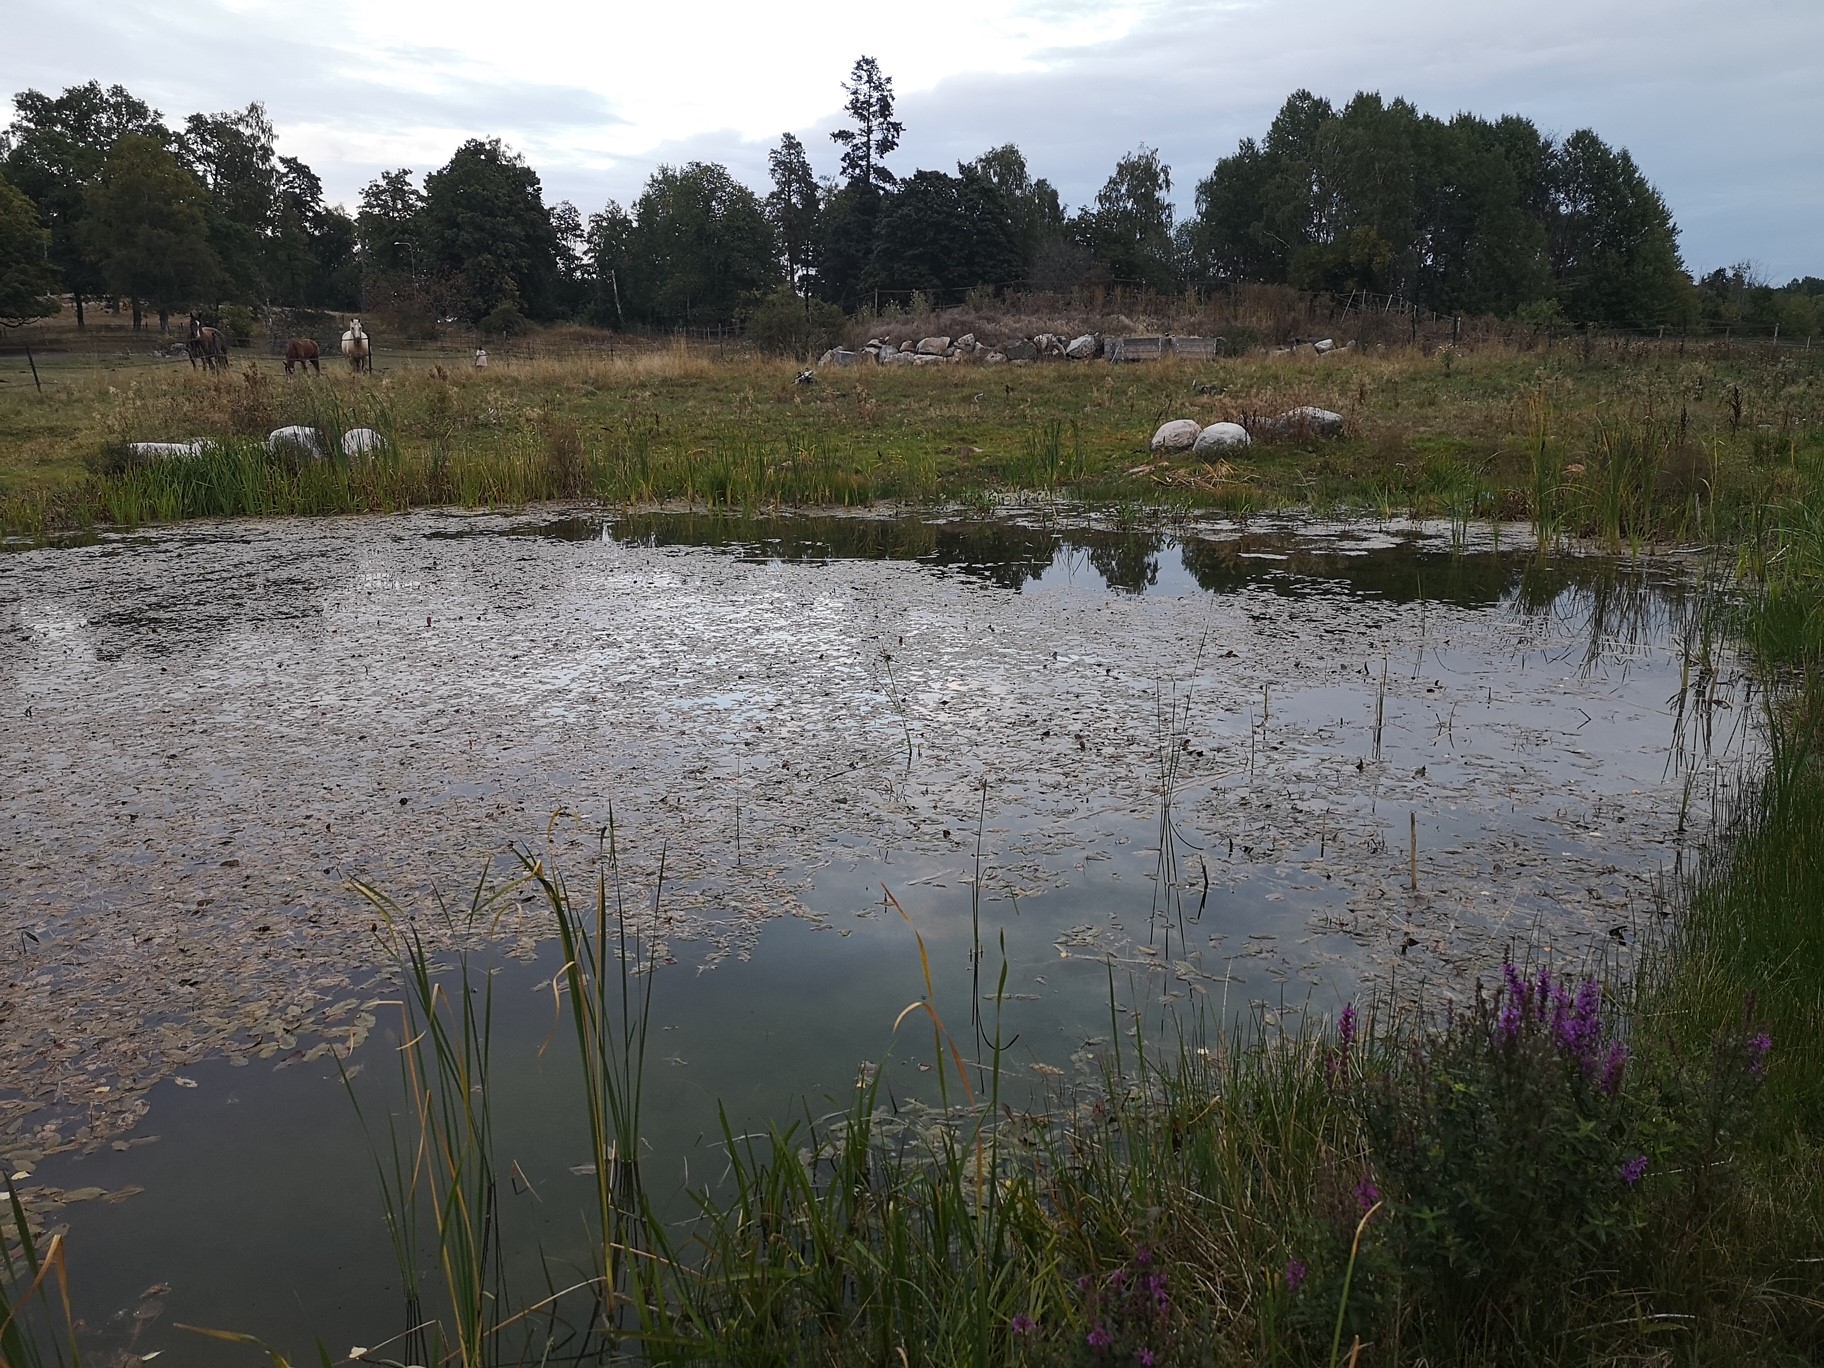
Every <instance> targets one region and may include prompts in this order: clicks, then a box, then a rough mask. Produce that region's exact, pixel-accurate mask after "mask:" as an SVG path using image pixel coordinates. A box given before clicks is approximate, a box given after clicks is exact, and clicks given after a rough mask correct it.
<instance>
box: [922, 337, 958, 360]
mask: <svg viewBox="0 0 1824 1368" xmlns="http://www.w3.org/2000/svg"><path fill="white" fill-rule="evenodd" d="M949 350H950V339H949V338H947V337H926V338H922V339H920V341H919V344H918V354H919V355H920V356H942V355H943V354H944V353H945V352H947V351H949Z"/></svg>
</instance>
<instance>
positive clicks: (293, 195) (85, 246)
mask: <svg viewBox="0 0 1824 1368" xmlns="http://www.w3.org/2000/svg"><path fill="white" fill-rule="evenodd" d="M842 89H843V93H844V95H845V96H846V103H845V105H844V114H845V121H844V123H843V126H842V127H840V128H838V129H837V130H836V131H835V132H834V133H832V134H831V139H832V142H833V143H834V145H835V150H836V152H837V160H836V167H835V169H834V171H833V172H831V173H828V174H819V172H818V171H817V169H816V168H815V167H814V165H813V163H812V159H811V155H810V151H809V150H808V149H807V148H806V147H805V145H804V144H803V142H801V141H800V140H799V139H798V138H797V137H795V136H793V135H792V134H789V133H788V134H786V135H784V136H783V137H782V138H781V140H780V142H779V144H778V146H777V147H775V148H773V149H772V150H771V152H770V154H769V157H768V168H769V175H770V182H771V183H770V185H769V186H768V187H767V188H766V189H765V190H764V192H757V191H755V190H753V189H751V188H749V187H748V186H745V185H743V184H742V183H741V182H740V181H738V180H737V179H736V178H735V177H734V176H733V175H732V174H731V173H730V172H729V170H728V169H727V168H726V167H724V166H721V165H718V164H716V163H711V162H689V163H686V164H684V165H682V166H661V167H660V168H658V170H656V171H655V172H653V174H652V176H651V177H650V179H649V180H648V181H647V183H646V185H645V187H644V189H643V190H642V192H641V194H640V196H639V197H638V199H637V200H635V201H634V202H633V204H631V205H630V206H626V207H623V206H622V205H620V204H617V203H615V202H612V201H611V202H609V203H608V204H607V205H605V206H604V207H603V208H602V209H600V210H599V211H598V212H596V213H594V214H591V215H590V216H588V218H587V219H585V218H584V217H583V215H582V214H581V212H580V211H579V210H578V209H577V208H576V207H575V206H574V205H572V204H570V203H569V202H567V201H565V202H560V203H558V204H556V205H547V204H546V202H545V198H544V193H543V187H542V185H541V183H540V181H539V177H538V175H537V173H536V172H535V171H533V170H532V168H530V167H529V166H528V165H527V164H526V163H525V161H524V159H523V158H522V157H520V156H519V155H517V154H516V153H514V152H513V151H511V150H510V149H509V148H507V147H506V146H504V145H503V144H502V142H501V141H500V140H499V139H471V140H470V141H468V142H465V143H463V145H462V146H461V147H459V148H458V149H457V150H456V152H455V154H454V155H453V156H452V157H451V158H450V160H449V162H448V163H447V164H445V165H444V166H442V167H441V168H439V169H437V170H435V171H432V172H430V173H428V174H427V175H425V176H423V177H422V179H418V178H416V177H415V176H414V173H413V172H412V171H411V170H410V169H406V168H401V169H398V170H393V171H388V172H386V173H384V174H382V175H381V176H379V177H377V178H376V179H375V180H374V181H373V182H372V183H370V184H369V185H368V186H366V187H365V189H364V190H363V191H362V192H361V198H360V203H359V206H358V208H357V209H356V210H355V211H354V212H353V213H350V212H347V211H345V210H343V209H341V208H339V207H336V206H333V205H329V204H326V203H325V202H324V199H323V188H322V182H321V181H320V180H319V178H318V177H317V176H316V174H315V173H314V172H312V171H311V169H310V168H309V167H308V166H306V165H305V164H304V163H303V162H302V161H300V160H298V159H297V158H294V157H288V156H284V155H282V154H280V153H279V152H278V151H277V149H276V147H275V130H274V128H273V126H272V123H271V121H270V119H269V118H268V117H267V114H266V111H265V109H264V108H263V107H262V106H261V105H260V104H257V103H255V104H251V105H249V106H248V107H247V108H246V109H243V110H238V111H230V112H227V113H220V114H193V115H190V116H189V117H188V118H187V119H185V120H184V122H183V124H182V125H181V126H178V127H173V126H170V125H168V124H167V123H166V122H165V121H164V119H163V116H162V115H160V114H159V113H158V111H156V110H154V109H152V108H151V107H149V106H148V105H147V104H146V103H145V102H144V101H142V100H140V99H138V98H137V97H135V96H133V95H132V94H131V93H130V92H128V91H126V90H125V89H123V88H122V87H120V86H113V87H110V88H108V89H105V90H104V89H103V88H102V87H101V86H100V85H99V83H96V82H90V83H89V84H87V85H84V86H75V87H71V88H70V89H68V90H65V91H64V92H63V93H62V94H60V95H58V96H55V97H52V96H48V95H44V94H41V93H40V92H38V91H35V90H28V91H25V92H22V93H21V94H19V95H17V96H15V97H14V109H15V114H14V118H13V121H12V124H11V125H10V127H8V128H7V129H6V130H5V132H4V133H0V317H5V318H8V319H9V320H11V321H20V320H22V319H23V318H24V317H26V316H28V315H30V313H31V311H32V309H33V308H37V309H39V310H40V311H42V309H43V308H45V307H47V306H48V301H46V299H45V298H44V297H45V296H47V295H49V294H51V293H52V292H54V291H61V292H62V293H65V294H68V295H70V296H71V297H72V299H73V302H74V305H75V310H76V319H77V323H78V325H79V326H80V325H81V324H82V322H83V321H84V317H85V310H86V308H87V306H88V305H89V304H90V303H91V302H92V301H94V300H95V299H97V298H102V297H106V298H109V299H120V300H123V301H126V302H127V303H128V305H129V306H130V307H131V308H132V310H133V317H134V323H135V326H138V325H139V324H140V322H141V320H142V312H143V311H144V310H151V311H153V312H155V313H157V314H158V316H159V318H160V320H161V322H163V321H164V320H165V319H166V318H168V317H169V315H170V314H171V313H172V312H174V311H177V310H181V309H185V308H191V307H196V306H198V305H202V306H204V307H205V308H217V309H219V307H220V306H222V305H224V304H239V305H244V306H261V305H285V306H293V307H302V308H315V309H352V308H367V309H385V310H388V311H390V312H392V313H394V314H396V315H398V316H402V317H414V316H415V317H418V318H421V319H423V320H424V321H425V322H426V323H427V325H432V324H434V323H435V321H436V320H438V319H451V318H455V319H461V320H463V321H464V322H466V323H469V324H474V325H480V326H482V327H484V328H488V329H490V330H494V331H501V332H512V331H514V330H515V329H517V328H518V327H520V326H522V325H524V324H525V323H526V322H528V321H531V320H556V319H578V320H585V321H589V322H594V323H598V324H603V325H607V326H613V327H663V326H672V325H678V324H684V325H710V324H723V323H730V322H735V321H738V320H740V319H742V318H744V317H750V318H751V317H755V316H759V315H762V314H765V313H766V312H767V311H768V310H771V311H772V314H773V316H775V317H778V316H785V317H788V318H789V317H791V316H794V315H801V314H804V313H808V312H811V311H813V310H817V309H821V310H823V311H824V312H825V314H826V315H828V316H833V315H834V314H835V312H836V311H837V310H842V311H851V312H852V311H854V310H855V309H857V308H859V307H862V306H864V305H869V306H871V305H876V304H878V303H880V302H883V301H893V302H904V301H905V300H907V299H908V298H909V297H910V296H911V295H913V294H915V293H917V294H920V295H922V296H923V297H924V298H925V299H927V300H930V301H933V302H956V301H958V300H960V299H961V298H962V297H963V296H964V295H965V294H966V293H968V292H970V291H989V292H994V293H999V292H1003V291H1008V290H1027V291H1047V292H1068V291H1072V290H1077V289H1081V288H1084V287H1093V286H1098V285H1100V286H1124V287H1133V288H1138V289H1144V290H1150V291H1155V292H1159V293H1176V292H1180V291H1185V290H1194V289H1201V288H1209V287H1215V286H1220V285H1223V284H1227V283H1231V282H1236V281H1250V282H1265V283H1278V284H1284V285H1288V286H1292V287H1296V288H1298V289H1303V290H1313V291H1328V292H1331V293H1334V294H1337V295H1344V294H1352V293H1357V292H1363V293H1366V294H1369V295H1374V296H1391V297H1397V298H1399V299H1401V300H1404V301H1407V302H1410V303H1413V304H1416V305H1419V306H1423V307H1426V308H1429V309H1432V310H1434V311H1436V312H1440V313H1477V314H1495V315H1500V316H1507V317H1518V318H1522V319H1528V320H1531V321H1534V322H1539V323H1590V324H1597V325H1602V326H1607V327H1631V328H1641V327H1653V326H1668V325H1672V326H1677V325H1681V324H1685V325H1688V324H1690V323H1692V322H1695V321H1702V320H1727V319H1739V320H1741V321H1743V322H1747V321H1749V320H1750V319H1763V318H1764V319H1770V320H1772V321H1774V322H1780V323H1783V324H1784V326H1785V327H1786V328H1787V331H1788V332H1798V331H1815V330H1817V325H1818V321H1819V312H1820V308H1821V307H1824V283H1820V282H1817V281H1815V280H1810V279H1809V278H1808V279H1807V280H1806V281H1795V282H1793V284H1792V285H1790V286H1787V287H1784V288H1782V289H1777V290H1776V289H1775V288H1774V287H1772V286H1770V285H1768V284H1766V283H1765V282H1761V281H1759V280H1757V279H1755V278H1754V277H1753V275H1752V273H1751V272H1749V271H1748V270H1747V269H1746V268H1740V267H1738V268H1735V269H1734V270H1733V271H1718V272H1716V273H1713V274H1712V275H1711V276H1707V277H1705V278H1704V279H1703V280H1702V281H1693V280H1692V279H1691V277H1690V276H1689V275H1688V274H1687V272H1686V270H1685V267H1684V263H1683V261H1682V260H1681V258H1680V255H1679V248H1678V229H1677V226H1676V224H1675V223H1674V222H1673V219H1672V215H1671V212H1670V210H1669V209H1668V208H1667V206H1666V203H1665V201H1664V199H1663V198H1662V197H1661V196H1660V194H1659V192H1658V191H1657V190H1655V189H1654V188H1653V186H1652V185H1651V184H1650V183H1649V182H1648V181H1647V180H1646V178H1645V176H1644V175H1643V174H1642V172H1641V170H1640V168H1639V167H1638V166H1637V165H1636V164H1635V162H1634V160H1633V159H1632V158H1631V157H1630V156H1629V154H1628V153H1627V151H1626V150H1625V149H1619V148H1614V147H1611V146H1610V145H1609V144H1607V143H1606V142H1604V141H1603V139H1602V138H1600V137H1599V136H1598V135H1597V134H1596V133H1595V132H1593V131H1592V130H1589V129H1583V130H1579V131H1577V132H1575V133H1572V134H1571V135H1569V136H1568V137H1566V138H1564V139H1562V140H1558V139H1553V138H1550V137H1547V136H1546V135H1545V134H1543V133H1541V132H1540V131H1539V129H1538V128H1537V127H1536V126H1535V125H1534V124H1533V123H1532V122H1531V121H1530V120H1527V119H1525V118H1522V117H1519V116H1517V115H1507V116H1503V117H1500V118H1496V119H1492V120H1491V119H1486V118H1482V117H1480V116H1477V115H1473V114H1458V115H1456V116H1455V117H1453V118H1451V119H1448V120H1443V119H1439V118H1437V117H1435V116H1433V115H1430V114H1425V113H1422V112H1421V111H1419V110H1418V109H1417V108H1416V107H1415V106H1413V105H1412V104H1410V103H1409V102H1407V101H1405V100H1398V99H1395V100H1391V101H1389V100H1384V99H1382V97H1381V96H1379V95H1377V94H1370V93H1362V94H1358V95H1356V96H1355V97H1354V98H1353V99H1352V100H1350V101H1349V102H1348V103H1347V104H1346V105H1344V106H1342V107H1341V108H1338V107H1336V106H1333V105H1332V104H1331V103H1330V102H1329V101H1328V100H1325V99H1322V98H1320V97H1318V96H1315V95H1312V94H1311V93H1310V92H1308V91H1299V92H1297V93H1295V94H1293V95H1292V96H1291V97H1290V98H1289V99H1287V101H1286V102H1285V104H1284V106H1283V107H1282V108H1281V109H1280V111H1279V113H1278V114H1277V115H1276V116H1275V118H1274V119H1273V121H1272V123H1271V124H1270V125H1269V127H1268V128H1267V129H1266V131H1265V133H1264V135H1263V136H1262V137H1261V138H1260V139H1258V140H1256V139H1253V138H1247V139H1243V140H1242V142H1241V143H1240V145H1239V146H1238V147H1237V148H1236V150H1235V151H1234V152H1233V153H1232V154H1230V155H1228V156H1226V157H1222V158H1220V159H1219V160H1217V161H1216V162H1215V164H1214V166H1213V168H1212V169H1211V170H1210V172H1209V174H1208V175H1207V176H1205V177H1204V178H1203V179H1202V180H1201V181H1199V182H1198V183H1197V185H1196V187H1195V198H1194V211H1193V213H1192V214H1191V215H1190V216H1189V217H1187V218H1184V219H1182V220H1180V219H1178V218H1177V216H1176V210H1175V208H1174V204H1173V198H1172V192H1173V180H1172V171H1171V168H1170V167H1169V166H1167V165H1165V164H1164V163H1163V162H1162V161H1161V159H1160V157H1159V154H1158V152H1157V151H1155V150H1153V149H1151V148H1148V147H1146V146H1141V147H1139V148H1138V149H1136V150H1135V151H1133V152H1131V153H1129V154H1127V155H1126V156H1123V157H1121V158H1120V159H1119V161H1118V162H1117V164H1116V165H1115V167H1114V169H1113V171H1112V172H1111V174H1110V175H1109V177H1108V179H1107V181H1106V182H1105V183H1104V184H1103V186H1102V188H1101V189H1100V190H1099V191H1098V192H1097V194H1096V196H1095V198H1094V200H1093V201H1091V202H1090V203H1088V204H1085V205H1082V206H1080V207H1078V208H1077V209H1076V210H1075V211H1074V212H1073V211H1071V210H1069V209H1068V208H1067V207H1066V206H1065V204H1064V203H1063V201H1062V200H1061V198H1060V196H1059V194H1058V191H1057V190H1056V188H1055V187H1053V186H1052V185H1051V184H1050V183H1049V182H1048V181H1046V180H1045V179H1043V178H1038V177H1034V176H1033V175H1032V173H1031V171H1030V169H1029V168H1028V166H1027V162H1026V159H1025V156H1024V155H1023V154H1022V153H1021V151H1020V149H1019V148H1018V147H1016V146H1014V145H1013V144H1011V143H1008V144H1005V145H1003V146H1000V147H996V148H992V149H990V150H988V151H986V152H984V153H982V155H980V156H979V157H977V158H975V159H974V160H972V161H968V162H961V163H958V164H957V165H956V169H955V173H954V174H952V173H950V172H948V171H943V170H933V169H916V170H913V171H911V172H909V173H907V174H905V175H901V174H900V173H899V172H898V171H897V170H896V169H894V167H893V166H892V165H891V160H892V158H893V155H894V153H895V151H896V150H897V149H898V147H899V143H900V139H901V137H902V135H903V133H904V126H903V124H902V123H901V122H900V121H899V120H898V119H897V118H896V117H895V100H894V95H893V82H892V79H891V77H889V76H887V75H886V74H885V73H884V72H882V71H881V69H880V66H879V64H878V63H877V62H876V61H875V60H874V59H873V58H871V57H862V58H860V59H858V60H857V61H856V62H855V64H854V66H853V68H852V69H851V70H850V72H849V74H848V78H847V80H845V81H844V82H843V83H842ZM1814 287H1816V288H1814Z"/></svg>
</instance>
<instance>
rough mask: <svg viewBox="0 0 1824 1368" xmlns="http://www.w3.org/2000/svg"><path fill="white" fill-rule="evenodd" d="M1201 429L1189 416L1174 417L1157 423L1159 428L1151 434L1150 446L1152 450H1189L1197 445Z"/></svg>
mask: <svg viewBox="0 0 1824 1368" xmlns="http://www.w3.org/2000/svg"><path fill="white" fill-rule="evenodd" d="M1202 431H1203V429H1202V428H1201V427H1200V426H1198V425H1197V424H1196V423H1195V422H1193V421H1192V420H1191V419H1189V418H1174V419H1172V421H1171V422H1169V423H1161V424H1160V425H1159V430H1158V431H1157V432H1155V433H1154V434H1153V441H1152V448H1153V450H1154V451H1189V450H1190V449H1191V448H1192V447H1194V446H1196V445H1197V437H1198V435H1199V434H1200V433H1201V432H1202Z"/></svg>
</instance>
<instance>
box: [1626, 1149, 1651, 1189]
mask: <svg viewBox="0 0 1824 1368" xmlns="http://www.w3.org/2000/svg"><path fill="white" fill-rule="evenodd" d="M1646 1171H1647V1156H1646V1155H1644V1154H1637V1155H1635V1156H1634V1158H1632V1159H1630V1160H1628V1162H1627V1163H1625V1164H1623V1165H1622V1166H1621V1181H1622V1182H1624V1183H1626V1184H1627V1185H1628V1186H1629V1187H1633V1186H1634V1184H1636V1183H1638V1182H1639V1181H1640V1180H1641V1177H1642V1175H1644V1174H1645V1173H1646Z"/></svg>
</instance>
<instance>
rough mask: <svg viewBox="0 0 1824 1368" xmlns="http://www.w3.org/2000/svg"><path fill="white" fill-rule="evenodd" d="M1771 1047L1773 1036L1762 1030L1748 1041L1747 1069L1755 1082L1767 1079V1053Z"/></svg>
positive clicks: (1763, 1081) (1762, 1081)
mask: <svg viewBox="0 0 1824 1368" xmlns="http://www.w3.org/2000/svg"><path fill="white" fill-rule="evenodd" d="M1772 1049H1773V1037H1772V1036H1770V1035H1768V1034H1767V1033H1766V1032H1765V1031H1762V1032H1761V1033H1760V1034H1759V1035H1757V1036H1756V1037H1755V1038H1754V1039H1753V1040H1751V1041H1749V1042H1748V1069H1749V1071H1750V1072H1751V1073H1753V1075H1754V1081H1755V1082H1756V1083H1765V1082H1766V1081H1767V1055H1768V1052H1769V1051H1771V1050H1772Z"/></svg>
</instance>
